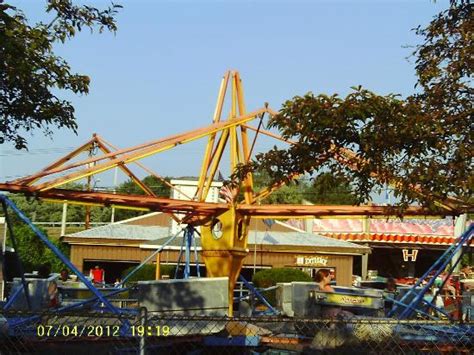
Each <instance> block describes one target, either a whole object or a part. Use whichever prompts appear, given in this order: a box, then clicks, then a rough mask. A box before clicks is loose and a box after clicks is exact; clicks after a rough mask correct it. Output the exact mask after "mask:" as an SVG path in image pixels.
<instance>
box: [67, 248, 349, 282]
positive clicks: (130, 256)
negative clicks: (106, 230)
mask: <svg viewBox="0 0 474 355" xmlns="http://www.w3.org/2000/svg"><path fill="white" fill-rule="evenodd" d="M152 252H153V250H150V249H140V248H138V247H137V246H136V247H133V246H112V245H77V244H73V245H71V261H72V263H73V264H74V265H75V266H76V267H77V268H79V270H83V264H84V260H97V261H99V260H103V261H122V262H137V263H139V262H141V261H143V260H145V258H146V257H148V256H149V255H150V254H151V253H152ZM178 255H179V250H164V251H163V252H161V256H160V259H161V262H162V263H176V262H177V260H178ZM299 255H305V256H312V255H321V256H325V257H327V259H328V264H327V267H328V268H335V269H336V282H337V284H338V285H340V286H350V285H351V282H352V258H353V256H352V255H331V254H325V253H324V252H322V253H315V252H314V251H313V252H302V251H294V252H276V251H259V250H257V258H256V266H257V267H261V266H271V267H301V266H298V265H297V264H296V256H299ZM191 260H192V261H193V262H194V254H193V255H192V256H191ZM199 261H200V263H201V264H202V263H203V260H202V258H201V256H200V255H199ZM154 262H155V259H152V260H151V261H150V263H154ZM253 264H254V254H253V251H250V252H249V254H248V255H247V256H246V257H245V259H244V265H245V266H247V267H250V266H253Z"/></svg>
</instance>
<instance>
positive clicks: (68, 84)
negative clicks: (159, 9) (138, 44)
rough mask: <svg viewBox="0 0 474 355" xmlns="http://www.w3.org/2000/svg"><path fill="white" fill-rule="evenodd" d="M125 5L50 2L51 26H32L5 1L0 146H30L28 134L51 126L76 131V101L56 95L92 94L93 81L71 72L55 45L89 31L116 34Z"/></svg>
mask: <svg viewBox="0 0 474 355" xmlns="http://www.w3.org/2000/svg"><path fill="white" fill-rule="evenodd" d="M120 7H121V6H120V5H115V4H113V3H112V5H111V6H110V7H109V8H107V9H106V10H102V11H100V10H98V9H96V8H94V7H90V6H75V5H73V4H72V1H71V0H48V1H47V6H46V12H47V14H48V15H49V16H50V17H51V18H52V20H51V21H50V22H49V23H44V22H39V23H37V24H35V25H30V24H29V23H28V20H27V18H26V17H25V15H24V14H23V12H22V11H21V10H19V9H18V8H16V7H14V6H11V5H8V4H5V3H3V0H2V1H0V53H1V56H0V116H1V117H2V120H1V121H0V144H3V143H5V142H12V143H14V144H15V147H16V148H17V149H23V148H26V147H27V139H26V138H25V137H24V132H29V131H32V130H36V129H39V130H42V131H43V133H44V134H46V135H50V134H51V133H52V131H51V127H57V128H68V129H71V130H73V131H74V132H75V131H76V128H77V124H76V117H75V115H74V107H73V106H72V104H71V102H69V101H67V100H63V99H61V98H59V97H58V96H57V93H58V92H60V91H61V90H65V91H70V92H73V93H75V94H77V93H80V94H87V93H88V91H89V83H90V78H89V77H88V76H86V75H82V74H76V73H73V72H71V68H70V66H69V65H68V63H67V62H66V61H65V60H64V59H63V58H61V57H59V56H57V55H56V54H55V53H54V48H53V47H54V45H55V44H56V43H58V42H60V43H64V42H66V41H67V40H69V39H71V38H72V37H74V36H75V35H76V34H77V33H78V32H80V31H81V30H82V29H83V28H84V27H87V28H89V29H90V30H91V31H92V30H94V29H98V31H99V32H102V31H103V30H104V29H107V30H110V31H113V32H115V31H116V30H117V26H116V24H115V19H114V16H115V15H116V13H117V9H118V8H120Z"/></svg>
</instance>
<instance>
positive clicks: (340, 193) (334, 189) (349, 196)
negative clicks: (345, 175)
mask: <svg viewBox="0 0 474 355" xmlns="http://www.w3.org/2000/svg"><path fill="white" fill-rule="evenodd" d="M305 196H306V197H305V198H306V199H307V200H308V201H310V202H313V203H315V204H319V205H354V204H355V203H356V202H357V199H356V197H355V195H354V193H353V192H352V190H351V186H350V184H349V182H348V181H346V180H344V179H342V178H338V177H336V176H334V175H332V174H331V173H322V174H321V175H319V176H317V177H316V178H315V179H314V180H313V183H312V185H311V186H309V187H308V189H307V192H306V194H305Z"/></svg>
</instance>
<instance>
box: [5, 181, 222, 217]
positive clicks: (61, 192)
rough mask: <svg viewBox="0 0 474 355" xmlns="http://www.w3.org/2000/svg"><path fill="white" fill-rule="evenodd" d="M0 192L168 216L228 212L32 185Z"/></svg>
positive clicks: (201, 205) (8, 186)
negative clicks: (151, 212)
mask: <svg viewBox="0 0 474 355" xmlns="http://www.w3.org/2000/svg"><path fill="white" fill-rule="evenodd" d="M0 190H3V191H10V192H15V193H24V194H26V195H32V196H34V197H38V198H44V199H50V200H61V201H68V200H71V201H78V202H83V203H85V204H90V203H92V204H99V205H103V206H110V205H117V206H127V207H136V208H141V209H147V210H149V211H161V212H167V213H194V214H197V215H215V214H219V213H222V212H224V211H226V210H227V208H228V206H227V205H226V204H223V203H208V202H196V201H186V200H176V199H171V198H161V197H153V196H142V195H124V194H114V193H104V192H96V191H75V190H66V189H50V190H47V191H39V192H38V191H34V190H32V189H31V187H29V186H25V185H15V184H0Z"/></svg>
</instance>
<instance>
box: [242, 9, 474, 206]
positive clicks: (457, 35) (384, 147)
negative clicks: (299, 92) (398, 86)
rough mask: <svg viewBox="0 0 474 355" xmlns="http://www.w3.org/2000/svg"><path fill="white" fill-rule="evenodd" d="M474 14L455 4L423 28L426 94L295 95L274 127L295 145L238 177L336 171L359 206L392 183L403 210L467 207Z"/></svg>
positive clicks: (421, 71)
mask: <svg viewBox="0 0 474 355" xmlns="http://www.w3.org/2000/svg"><path fill="white" fill-rule="evenodd" d="M471 10H472V6H471V5H470V4H469V2H468V1H452V2H451V5H450V7H449V9H447V10H446V11H443V12H442V13H440V14H439V15H438V16H436V17H435V18H434V19H433V20H432V21H431V23H430V24H429V25H428V27H426V28H421V27H419V28H417V29H416V32H417V33H418V34H419V35H421V36H422V37H423V39H424V41H423V42H422V43H421V44H420V45H418V46H417V47H416V50H415V51H414V53H413V54H414V56H415V57H416V67H415V69H416V72H417V75H418V83H417V85H418V88H419V92H417V93H414V94H413V95H411V96H408V97H406V98H401V97H400V96H398V95H394V94H390V95H386V96H381V95H377V94H375V93H373V92H371V91H369V90H366V89H364V88H361V87H354V88H353V92H352V93H350V94H349V95H348V96H346V97H344V98H341V97H339V96H338V95H337V94H335V95H324V94H320V95H315V94H313V93H308V94H306V95H304V96H296V97H294V98H293V99H291V100H288V101H286V102H285V103H284V104H283V106H282V108H281V110H280V111H279V114H278V115H276V116H274V117H272V118H271V120H270V122H269V126H270V127H274V128H277V129H278V130H279V131H280V132H281V134H282V136H283V137H284V138H286V139H290V140H293V141H296V144H294V145H292V146H291V147H290V148H288V149H278V148H276V147H275V148H274V149H273V150H271V151H269V152H267V153H264V154H260V155H258V156H257V157H256V159H255V160H254V161H253V162H252V163H251V164H249V165H247V166H243V167H240V169H239V171H238V172H237V174H236V175H234V176H237V177H242V176H244V174H245V173H246V172H248V171H249V170H250V171H252V170H256V169H258V170H263V171H266V172H267V173H268V174H269V175H270V176H271V177H272V179H273V180H274V181H289V180H290V179H289V176H290V175H292V174H294V173H300V174H308V173H309V174H315V173H320V172H327V171H330V172H332V174H333V175H334V176H335V177H336V178H337V179H343V180H344V181H349V182H350V185H351V189H352V190H353V191H354V193H355V195H356V197H357V200H356V202H358V203H362V202H367V201H369V200H370V198H371V194H372V193H373V192H375V191H377V190H380V189H383V188H384V187H385V186H386V185H387V184H395V186H396V191H395V196H396V198H397V200H398V201H399V205H400V206H401V207H402V208H403V207H405V206H407V205H409V204H411V203H413V202H415V201H418V202H419V203H421V204H422V205H424V206H428V207H432V206H433V203H434V201H435V200H436V199H444V198H446V197H448V196H450V197H453V196H455V197H458V198H461V199H464V200H465V201H468V200H469V198H470V197H472V192H473V188H474V174H473V173H472V172H473V170H472V168H473V166H474V159H473V157H474V154H473V151H472V147H473V132H474V129H473V128H474V127H473V126H474V125H473V120H472V117H473V109H472V103H473V91H472V86H471V84H470V80H472V79H471V76H472V68H473V60H472V58H473V38H474V36H473V32H472V31H473V28H474V26H473V20H472V15H471V13H472V12H471ZM347 149H350V150H352V151H353V152H355V153H356V155H355V156H354V155H351V154H349V153H348V152H347Z"/></svg>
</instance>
